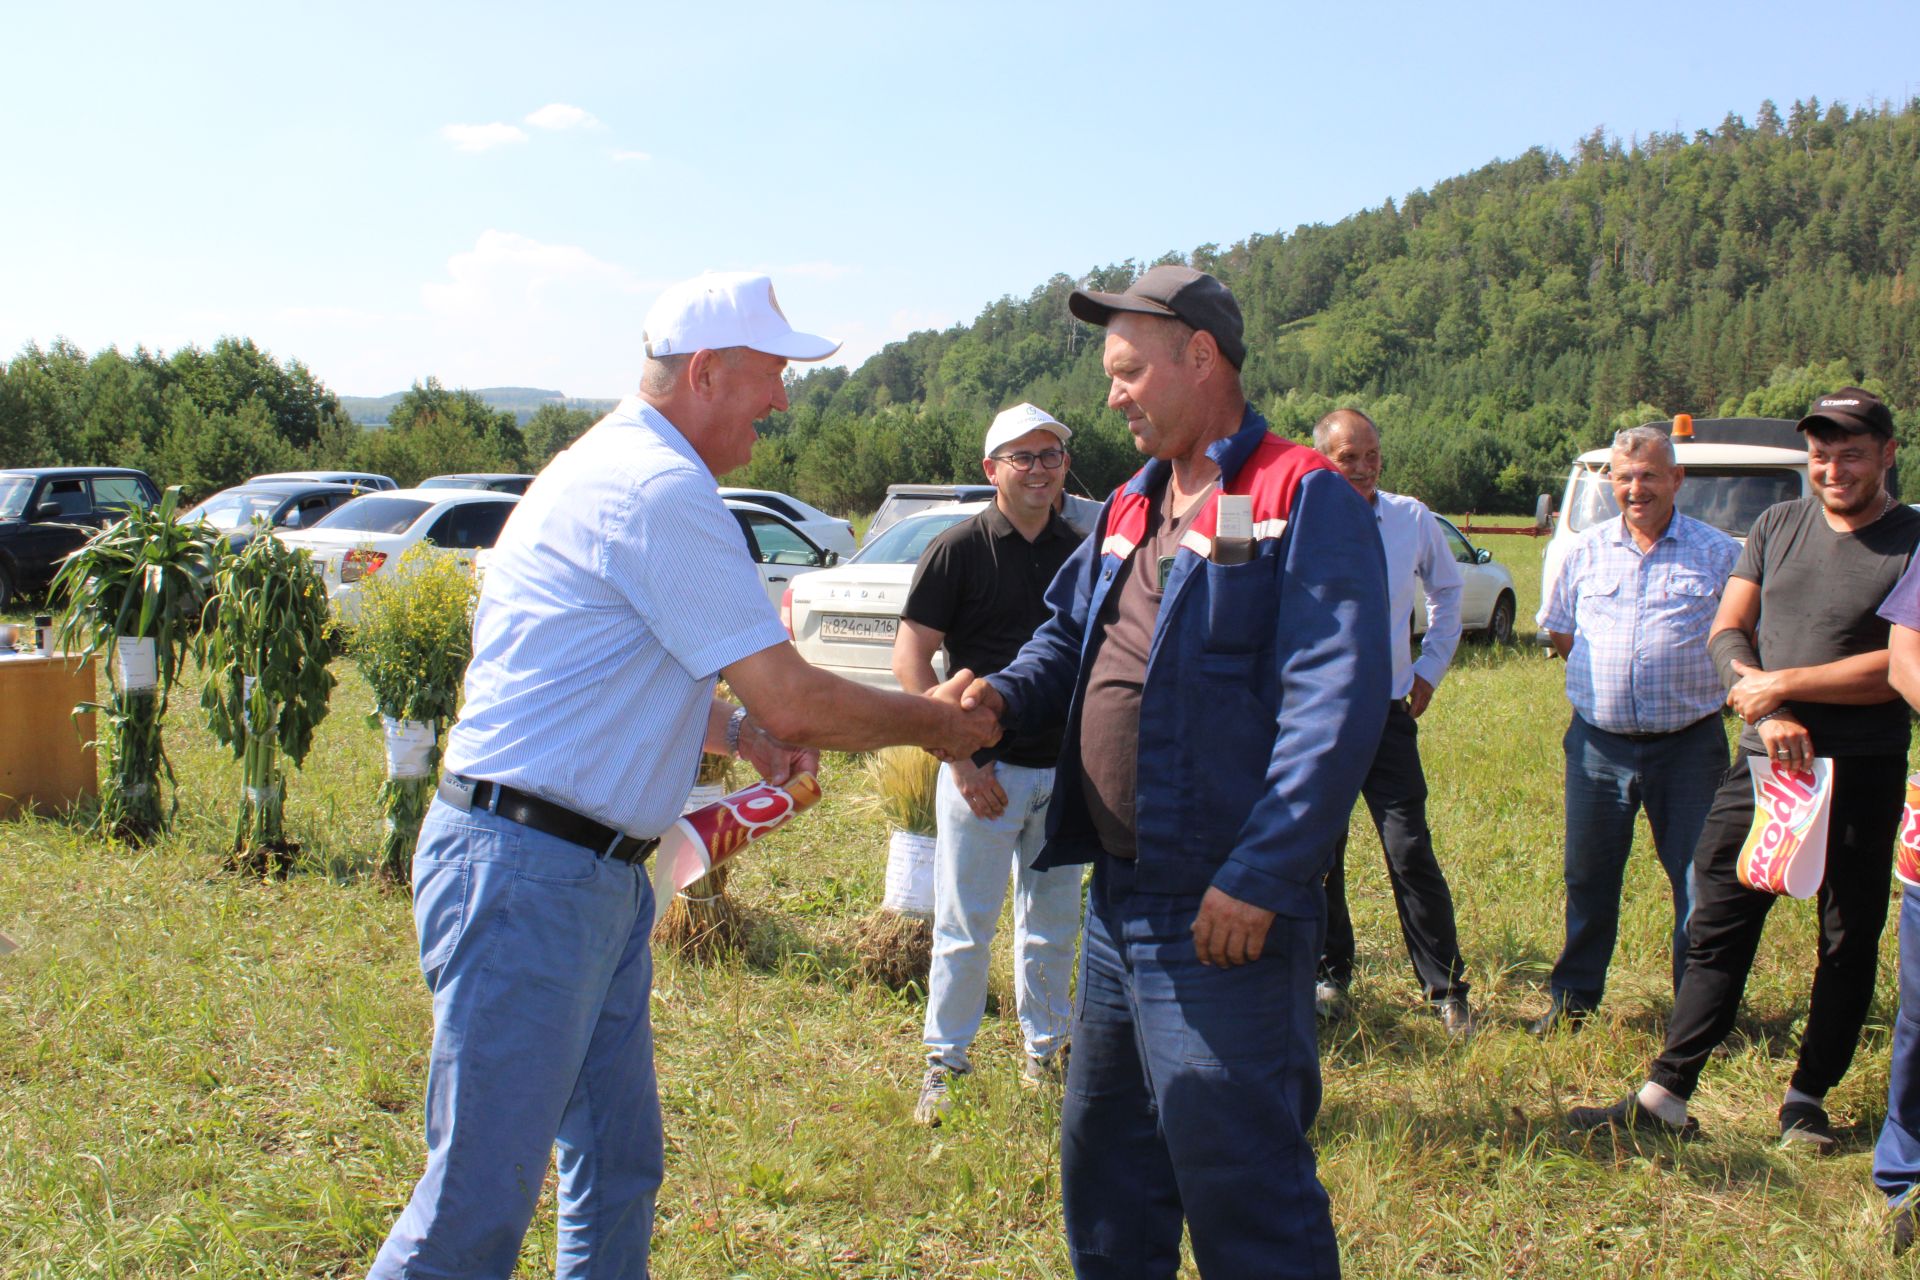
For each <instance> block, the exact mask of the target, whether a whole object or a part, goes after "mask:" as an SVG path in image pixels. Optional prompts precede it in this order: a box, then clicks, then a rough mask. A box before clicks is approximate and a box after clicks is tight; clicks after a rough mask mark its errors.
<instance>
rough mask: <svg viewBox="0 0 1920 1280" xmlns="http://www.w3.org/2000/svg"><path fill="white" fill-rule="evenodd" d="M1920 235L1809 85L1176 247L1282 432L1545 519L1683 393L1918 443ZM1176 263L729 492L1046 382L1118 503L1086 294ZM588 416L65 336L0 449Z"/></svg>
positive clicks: (960, 357)
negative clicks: (1553, 499) (1197, 273)
mask: <svg viewBox="0 0 1920 1280" xmlns="http://www.w3.org/2000/svg"><path fill="white" fill-rule="evenodd" d="M1917 240H1920V99H1915V100H1913V101H1910V102H1908V103H1906V104H1904V105H1899V106H1894V105H1869V106H1865V107H1857V108H1848V107H1847V106H1845V105H1843V104H1840V103H1832V104H1828V105H1825V106H1823V105H1822V104H1821V103H1820V102H1819V101H1818V100H1817V99H1810V100H1808V101H1806V102H1798V101H1796V102H1794V103H1793V104H1792V106H1791V108H1790V109H1789V110H1788V111H1787V112H1786V113H1785V115H1783V114H1782V113H1781V112H1780V111H1779V110H1778V109H1777V108H1776V107H1775V105H1774V104H1773V103H1772V102H1763V103H1762V104H1761V105H1760V108H1759V110H1758V112H1756V114H1755V117H1754V120H1753V122H1752V123H1751V124H1749V123H1748V122H1747V121H1746V120H1745V119H1744V118H1743V117H1741V116H1739V115H1736V114H1732V113H1729V114H1728V115H1727V116H1726V118H1725V119H1724V120H1723V121H1722V122H1721V123H1720V125H1719V126H1718V127H1717V128H1714V129H1702V130H1698V131H1696V132H1695V133H1693V134H1692V135H1691V136H1688V135H1684V134H1681V133H1655V134H1651V135H1649V136H1647V137H1644V138H1633V139H1629V140H1622V139H1620V138H1618V137H1613V136H1609V135H1608V134H1606V133H1605V131H1604V130H1595V131H1594V132H1593V133H1592V134H1590V135H1589V136H1587V137H1586V138H1583V139H1581V140H1580V142H1579V143H1578V145H1577V147H1576V148H1575V149H1574V151H1573V153H1572V154H1571V155H1562V154H1559V153H1557V152H1554V151H1550V150H1547V149H1544V148H1535V149H1533V150H1530V151H1528V152H1526V153H1525V154H1523V155H1521V156H1518V157H1516V158H1513V159H1511V160H1502V161H1498V162H1495V163H1492V164H1489V165H1486V166H1483V167H1482V168H1480V169H1476V170H1474V171H1473V172H1471V173H1468V174H1464V175H1461V176H1459V177H1456V178H1451V179H1448V180H1447V181H1444V182H1441V183H1438V184H1436V185H1435V186H1434V187H1433V188H1432V189H1431V190H1418V191H1414V192H1412V193H1410V194H1408V195H1407V196H1406V197H1405V198H1403V199H1401V200H1398V201H1393V200H1389V201H1387V202H1386V203H1385V204H1383V205H1381V206H1380V207H1379V208H1375V209H1368V210H1365V211H1362V212H1360V213H1357V214H1354V215H1353V216H1351V217H1348V218H1345V219H1342V220H1341V221H1339V222H1337V223H1333V224H1331V225H1314V226H1302V227H1298V228H1295V229H1294V230H1293V231H1292V232H1290V233H1282V232H1276V233H1274V234H1271V235H1262V234H1256V235H1252V236H1249V237H1248V238H1247V239H1246V240H1243V241H1240V242H1238V243H1236V244H1233V245H1231V246H1229V247H1227V248H1225V249H1222V248H1221V247H1220V246H1218V245H1213V244H1207V245H1200V246H1198V247H1196V248H1194V249H1192V250H1190V251H1186V252H1173V253H1168V254H1165V255H1163V256H1162V257H1161V258H1159V259H1156V260H1155V261H1178V262H1187V263H1190V264H1191V265H1193V266H1196V267H1200V268H1202V269H1204V270H1207V271H1211V272H1213V273H1215V274H1216V275H1218V276H1220V277H1221V278H1222V279H1223V280H1225V281H1226V282H1227V283H1228V284H1229V285H1230V286H1231V287H1232V288H1233V290H1234V292H1235V294H1236V296H1237V297H1238V298H1239V300H1240V303H1241V306H1242V309H1243V311H1244V313H1245V316H1246V328H1247V345H1248V358H1247V364H1246V368H1245V370H1244V371H1243V372H1244V376H1245V382H1246V386H1247V393H1248V397H1249V398H1250V399H1251V400H1252V401H1253V403H1254V404H1255V405H1256V407H1258V408H1260V409H1261V410H1262V412H1264V413H1265V414H1266V415H1267V417H1268V420H1269V421H1270V422H1271V423H1272V424H1273V426H1274V427H1275V429H1276V430H1279V431H1281V432H1283V433H1285V434H1288V435H1290V436H1294V437H1296V438H1304V437H1305V435H1306V433H1307V432H1308V431H1309V430H1310V428H1311V426H1312V424H1313V422H1314V421H1315V420H1316V419H1318V418H1319V417H1320V415H1321V414H1323V413H1325V412H1326V411H1327V410H1328V409H1331V408H1334V407H1336V406H1338V405H1342V404H1349V405H1356V406H1358V407H1361V408H1363V409H1365V410H1367V411H1368V412H1369V413H1370V414H1372V415H1373V416H1374V418H1375V419H1376V421H1378V422H1379V423H1380V426H1381V428H1382V433H1383V445H1384V449H1385V453H1386V460H1387V465H1388V468H1389V470H1388V473H1387V483H1388V484H1389V485H1390V486H1391V487H1393V488H1396V489H1399V490H1402V491H1405V492H1409V493H1413V494H1416V495H1418V496H1420V497H1422V498H1424V499H1425V500H1426V501H1428V502H1429V503H1430V504H1432V505H1433V506H1435V507H1437V508H1440V509H1443V510H1452V511H1460V510H1477V511H1496V510H1497V511H1521V510H1527V509H1529V508H1530V507H1531V505H1532V501H1533V497H1534V495H1536V494H1538V493H1540V492H1543V491H1551V490H1553V489H1555V488H1557V487H1558V481H1559V479H1560V477H1561V476H1562V475H1563V474H1564V471H1565V468H1566V464H1567V461H1568V460H1569V458H1570V457H1572V455H1574V454H1575V453H1577V452H1579V451H1581V450H1582V449H1586V448H1591V447H1593V446H1595V445H1597V444H1600V443H1603V442H1604V441H1605V440H1606V439H1607V438H1608V436H1609V434H1610V432H1611V431H1612V430H1614V429H1616V428H1618V427H1620V426H1624V425H1634V424H1637V423H1640V422H1645V421H1651V420H1656V419H1661V418H1666V417H1669V416H1671V415H1672V414H1673V413H1676V412H1682V411H1684V412H1689V413H1692V414H1694V415H1695V416H1696V417H1705V416H1713V415H1726V414H1731V413H1765V414H1767V415H1770V416H1784V417H1795V416H1798V415H1799V414H1800V413H1801V412H1802V411H1803V410H1804V408H1805V407H1806V405H1807V403H1808V402H1809V401H1810V400H1811V399H1812V397H1813V396H1814V395H1815V394H1816V393H1818V392H1819V391H1821V390H1825V389H1830V388H1831V387H1833V386H1835V385H1838V384H1841V383H1847V382H1852V383H1857V384H1859V385H1862V386H1865V387H1867V388H1869V389H1870V390H1873V391H1876V392H1878V393H1879V394H1881V395H1882V396H1884V397H1885V398H1886V399H1887V401H1888V403H1889V404H1891V405H1893V406H1894V408H1895V419H1896V423H1897V424H1898V427H1899V430H1900V433H1901V436H1902V438H1903V439H1904V440H1908V441H1909V442H1912V441H1913V440H1915V439H1916V438H1920V305H1916V300H1915V299H1916V282H1915V281H1914V280H1913V279H1912V274H1911V268H1912V257H1913V252H1914V247H1915V244H1916V241H1917ZM1151 265H1154V264H1153V263H1151V262H1141V261H1135V260H1131V259H1130V260H1128V261H1125V262H1121V263H1117V264H1110V265H1107V266H1104V267H1096V268H1093V269H1091V270H1089V271H1087V272H1085V273H1083V274H1081V275H1079V276H1070V275H1067V274H1064V273H1062V274H1058V275H1055V276H1054V277H1052V278H1051V279H1049V280H1048V281H1047V282H1046V283H1044V284H1042V285H1040V286H1039V287H1037V288H1035V289H1034V290H1033V291H1032V292H1031V293H1030V294H1029V295H1028V296H1027V297H1026V298H1024V299H1015V298H1011V297H1004V298H1001V299H999V300H998V301H995V302H992V303H990V304H989V305H987V306H986V307H985V308H984V309H983V310H982V311H981V312H980V314H979V315H978V316H977V317H975V319H974V320H973V321H972V322H971V323H968V324H961V325H955V326H953V327H951V328H949V329H946V330H941V331H935V330H926V331H922V332H918V333H914V334H912V335H910V336H909V337H907V338H906V339H904V340H903V341H900V342H895V343H891V344H889V345H888V346H887V347H885V348H884V349H882V350H881V351H880V352H879V353H877V354H876V355H874V356H873V357H872V358H870V359H869V360H867V361H866V362H865V363H863V364H862V365H861V366H860V367H859V368H858V369H854V370H848V369H845V368H839V367H834V368H814V369H809V370H808V371H806V372H805V373H803V374H799V373H797V374H795V375H794V376H792V377H791V379H790V383H789V393H790V400H791V407H790V408H789V409H788V410H787V411H786V412H783V413H778V414H774V415H772V416H771V417H770V418H769V419H768V420H767V421H765V422H763V423H762V424H761V429H762V434H763V436H764V437H765V439H764V440H763V442H762V444H761V446H760V447H759V449H758V450H757V451H756V454H755V457H754V460H753V462H752V463H751V464H750V465H749V466H748V467H746V468H744V469H742V471H740V472H737V473H735V474H734V475H733V476H730V477H728V479H729V480H730V481H732V482H734V483H740V484H751V485H757V486H762V487H767V488H777V489H783V490H787V491H789V492H792V493H794V494H796V495H798V496H800V497H802V498H804V499H806V500H807V501H810V502H813V503H815V504H816V505H819V506H822V507H825V508H827V509H829V510H834V511H840V512H852V511H857V510H870V509H872V508H873V507H874V506H875V505H876V504H877V503H878V501H879V499H880V497H881V496H882V494H883V493H884V492H885V488H886V486H887V485H888V484H890V483H897V482H903V481H949V480H971V479H974V478H976V477H977V476H978V475H979V465H978V457H979V444H978V442H979V440H980V437H981V433H982V432H983V431H984V429H985V425H986V423H987V421H988V419H989V418H990V417H991V416H992V414H993V413H995V412H996V411H997V410H999V409H1001V408H1004V407H1006V406H1007V405H1009V404H1012V403H1015V402H1017V401H1020V400H1031V401H1033V402H1034V403H1036V404H1039V405H1041V406H1043V407H1045V408H1047V409H1048V410H1049V411H1051V412H1053V413H1054V414H1055V415H1056V416H1058V417H1059V418H1060V419H1061V420H1062V421H1064V422H1066V423H1067V424H1068V425H1069V426H1071V427H1073V428H1074V430H1075V437H1074V446H1075V448H1074V464H1075V465H1074V485H1075V487H1076V488H1078V489H1083V490H1085V491H1087V492H1089V493H1091V494H1093V495H1095V496H1104V495H1105V494H1106V492H1108V491H1109V490H1110V489H1111V488H1112V487H1113V486H1114V485H1115V484H1117V483H1119V482H1120V481H1121V480H1123V479H1124V478H1125V477H1126V476H1127V475H1128V474H1129V473H1130V472H1131V471H1132V470H1133V469H1134V467H1135V466H1136V465H1137V463H1138V459H1137V457H1136V455H1135V454H1134V452H1133V448H1132V445H1131V442H1130V441H1129V440H1128V438H1127V436H1126V432H1125V430H1124V427H1123V426H1122V424H1121V422H1120V420H1119V418H1118V415H1116V414H1113V413H1111V412H1109V411H1107V410H1106V408H1105V399H1106V391H1107V383H1106V379H1105V378H1104V377H1103V376H1102V374H1101V369H1100V339H1101V334H1100V331H1099V330H1098V329H1095V328H1092V327H1090V326H1087V325H1085V324H1083V323H1081V322H1079V321H1077V320H1075V319H1073V317H1072V316H1071V315H1070V314H1069V312H1068V310H1067V296H1068V294H1069V293H1071V292H1072V290H1073V289H1074V288H1076V287H1086V288H1093V289H1104V290H1120V289H1124V288H1125V287H1126V286H1127V285H1128V284H1130V283H1131V282H1132V281H1133V280H1134V279H1135V278H1136V277H1137V275H1138V274H1139V273H1140V272H1141V271H1143V270H1145V269H1146V268H1147V267H1148V266H1151ZM587 417H588V415H587V414H586V413H585V412H584V411H580V410H565V409H561V408H558V407H557V406H548V407H547V408H543V409H542V410H541V412H540V414H538V415H536V416H535V417H534V418H533V419H531V420H530V421H528V422H527V423H526V424H525V425H524V427H519V426H516V425H515V424H514V423H513V421H512V415H511V414H507V413H504V412H503V411H500V410H494V409H490V408H488V407H487V406H486V405H485V404H484V403H483V402H481V401H479V399H478V398H477V397H475V396H473V395H472V394H471V393H470V392H464V391H457V390H456V391H448V390H446V389H445V388H443V387H441V386H440V385H439V384H438V383H437V382H435V381H433V380H432V379H428V380H427V381H426V382H425V383H423V384H416V385H415V387H414V388H413V389H412V390H411V391H410V392H409V393H408V395H407V397H406V398H405V399H404V400H403V402H402V405H401V406H400V407H399V408H397V409H396V410H395V412H394V413H393V415H392V416H391V417H390V420H389V427H388V429H387V430H385V431H361V430H360V429H358V428H353V427H352V425H351V424H350V423H347V422H346V421H345V419H344V415H342V414H341V413H340V412H339V408H338V401H337V399H336V398H335V397H334V396H333V395H332V393H330V392H328V391H327V390H326V389H325V388H324V387H322V386H321V385H320V384H319V383H318V382H317V381H315V380H314V379H313V378H312V376H311V374H309V373H308V371H307V370H306V369H304V368H303V367H302V366H301V365H299V363H298V362H291V363H289V364H287V365H285V366H280V365H278V364H276V363H275V362H274V361H273V360H272V359H271V357H269V356H267V355H265V353H262V352H259V351H258V350H257V349H255V348H254V347H253V344H251V343H250V342H247V341H245V340H244V339H223V340H222V341H221V342H219V343H216V344H215V346H214V348H213V350H212V351H207V352H202V351H199V350H198V349H196V348H187V349H186V350H184V351H181V352H177V353H175V354H174V355H173V356H172V357H170V358H162V357H161V356H158V355H150V354H148V353H146V352H144V351H140V352H136V353H135V355H134V356H133V357H132V358H126V357H122V356H120V355H119V354H118V353H117V352H113V351H107V352H102V353H100V354H98V355H96V356H94V357H92V358H90V359H89V358H88V357H86V356H84V355H83V354H82V353H80V352H78V351H75V350H73V349H71V348H70V347H67V346H66V345H64V344H62V343H59V342H56V343H55V344H54V345H53V346H52V347H51V348H49V349H47V350H45V351H42V350H40V349H39V348H38V347H29V348H27V350H25V351H23V352H22V353H21V354H20V355H19V356H18V357H16V358H15V359H14V360H13V361H12V362H11V363H10V364H9V365H7V366H6V367H5V368H4V370H0V463H7V464H9V465H19V464H20V463H21V462H23V461H29V460H32V461H49V462H51V461H68V460H72V461H82V460H84V461H91V462H101V461H114V462H120V461H131V460H140V461H144V462H145V463H147V464H148V469H149V470H151V471H152V472H153V473H154V474H155V476H156V478H161V479H163V480H166V481H170V482H178V483H184V484H187V485H189V487H190V488H191V487H195V486H198V485H204V484H210V483H213V482H214V481H216V480H224V479H226V478H230V477H232V476H235V475H238V474H239V473H240V472H242V471H244V470H245V469H246V468H245V467H242V466H240V463H241V461H242V460H243V459H247V460H250V461H248V464H247V465H248V466H252V465H253V464H252V461H251V460H256V459H259V460H264V459H269V458H270V459H271V460H272V461H273V464H274V465H275V466H283V465H292V463H290V462H286V461H284V460H285V459H297V460H299V461H302V462H305V463H306V465H312V466H355V467H367V468H371V469H375V470H380V471H384V472H387V473H388V474H391V475H394V476H395V478H396V479H401V480H403V481H405V480H408V479H412V478H418V477H419V476H422V475H426V474H430V473H432V472H435V471H451V470H532V469H537V467H538V466H540V465H542V464H543V463H544V462H545V460H546V459H547V458H549V457H551V456H552V454H553V453H554V452H556V451H557V450H558V449H559V448H562V447H564V446H565V444H566V443H567V442H568V441H570V440H571V439H572V438H573V437H574V436H576V435H577V434H578V433H579V431H580V430H581V429H583V428H584V426H585V425H587V424H586V422H585V421H584V419H585V418H587ZM135 464H136V465H138V462H136V463H135ZM253 469H255V470H260V469H267V468H266V467H264V466H255V467H253Z"/></svg>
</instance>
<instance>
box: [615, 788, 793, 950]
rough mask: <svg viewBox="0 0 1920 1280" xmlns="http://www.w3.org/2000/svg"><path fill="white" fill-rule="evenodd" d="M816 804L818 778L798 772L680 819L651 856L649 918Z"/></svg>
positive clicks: (728, 796) (733, 795)
mask: <svg viewBox="0 0 1920 1280" xmlns="http://www.w3.org/2000/svg"><path fill="white" fill-rule="evenodd" d="M819 801H820V782H819V780H818V779H817V778H815V777H814V776H813V775H812V774H810V773H797V774H795V775H794V776H793V777H791V778H788V779H787V781H786V784H785V785H784V786H778V787H776V786H774V785H773V784H772V783H771V782H756V783H754V784H753V785H752V786H750V787H746V788H743V789H742V790H739V791H735V792H733V793H732V794H731V795H726V796H722V797H721V798H720V799H719V800H717V801H715V802H714V803H712V804H710V805H707V806H705V807H704V808H700V809H695V810H694V811H693V812H692V813H689V814H687V815H685V816H684V817H682V818H680V819H679V820H678V821H676V822H675V823H674V824H673V825H672V826H671V827H668V828H667V830H666V832H665V834H663V835H662V836H661V837H660V847H659V848H658V849H656V850H654V853H653V896H654V902H655V904H656V905H655V910H654V918H655V919H656V920H658V919H659V913H660V907H659V904H660V903H663V902H665V901H666V900H667V899H668V898H671V897H672V896H673V895H674V894H676V893H678V892H680V890H682V889H684V888H686V887H687V886H688V885H690V884H692V883H693V882H694V881H695V880H698V879H699V878H700V877H701V876H704V875H706V874H707V873H708V872H709V871H711V870H713V869H714V868H715V867H717V866H719V865H720V864H721V863H722V862H725V861H726V860H727V859H728V858H731V857H732V856H733V855H734V854H736V853H738V852H740V850H741V849H743V848H745V847H746V846H747V845H748V844H750V843H752V842H753V841H755V840H758V839H760V838H761V837H762V836H766V835H770V834H772V833H773V832H775V831H778V830H779V829H780V828H781V827H784V826H785V825H787V823H788V822H789V821H791V820H792V818H793V815H795V814H796V813H799V812H801V811H802V810H804V809H811V808H812V807H813V806H814V805H815V804H818V803H819Z"/></svg>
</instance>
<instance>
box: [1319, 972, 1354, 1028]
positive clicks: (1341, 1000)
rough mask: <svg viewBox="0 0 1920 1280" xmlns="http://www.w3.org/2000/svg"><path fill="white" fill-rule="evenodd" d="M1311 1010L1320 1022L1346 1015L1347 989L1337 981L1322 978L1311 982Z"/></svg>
mask: <svg viewBox="0 0 1920 1280" xmlns="http://www.w3.org/2000/svg"><path fill="white" fill-rule="evenodd" d="M1313 1012H1314V1013H1315V1014H1316V1015H1317V1016H1318V1017H1319V1019H1320V1021H1322V1022H1334V1021H1337V1020H1338V1019H1341V1018H1344V1017H1346V1016H1347V989H1346V988H1345V987H1343V986H1341V985H1340V984H1339V983H1337V982H1328V981H1326V980H1325V979H1322V980H1321V981H1319V982H1316V983H1314V984H1313Z"/></svg>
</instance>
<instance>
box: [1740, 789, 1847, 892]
mask: <svg viewBox="0 0 1920 1280" xmlns="http://www.w3.org/2000/svg"><path fill="white" fill-rule="evenodd" d="M1747 768H1748V770H1749V771H1750V772H1751V773H1752V775H1753V826H1752V827H1751V828H1750V829H1749V830H1748V832H1747V839H1746V843H1745V844H1743V845H1742V846H1741V848H1740V858H1739V861H1738V863H1737V864H1736V866H1735V874H1736V875H1738V876H1739V878H1740V883H1741V884H1744V885H1746V886H1747V887H1748V888H1749V889H1758V890H1760V891H1761V892H1762V893H1783V894H1785V895H1787V896H1788V897H1790V898H1810V897H1812V896H1813V895H1814V894H1815V893H1816V892H1818V891H1819V888H1820V884H1821V882H1822V881H1823V880H1824V879H1825V878H1826V873H1827V818H1828V811H1829V810H1830V809H1831V808H1832V805H1833V761H1832V760H1830V759H1828V758H1827V757H1825V756H1816V757H1815V758H1814V761H1813V768H1812V769H1808V770H1802V769H1794V768H1790V767H1788V766H1787V765H1784V764H1780V763H1777V762H1775V761H1772V760H1769V759H1767V758H1766V757H1764V756H1748V757H1747Z"/></svg>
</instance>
